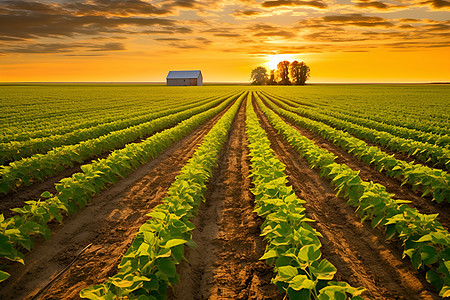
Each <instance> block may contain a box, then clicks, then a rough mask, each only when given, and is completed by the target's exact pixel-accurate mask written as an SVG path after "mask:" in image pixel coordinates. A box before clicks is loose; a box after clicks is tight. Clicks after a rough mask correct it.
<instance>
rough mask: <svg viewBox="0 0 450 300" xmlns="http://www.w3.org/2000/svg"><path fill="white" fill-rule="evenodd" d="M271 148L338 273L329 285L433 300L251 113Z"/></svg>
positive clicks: (377, 236)
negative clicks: (340, 282) (341, 282)
mask: <svg viewBox="0 0 450 300" xmlns="http://www.w3.org/2000/svg"><path fill="white" fill-rule="evenodd" d="M257 112H258V115H259V117H260V119H261V121H262V125H263V127H264V129H265V130H266V131H267V132H268V135H269V138H270V141H271V143H272V148H273V149H274V150H275V152H276V154H277V156H278V158H279V159H280V160H281V161H282V162H283V163H284V164H285V165H286V173H287V175H288V179H289V182H290V183H291V184H292V186H293V188H294V190H295V191H296V193H297V196H299V197H300V198H301V199H304V200H305V201H306V203H305V208H306V211H307V215H308V217H309V218H311V219H314V220H316V221H317V222H316V223H313V224H312V225H313V227H315V228H316V229H317V230H318V231H319V232H320V233H322V235H323V238H322V239H321V242H322V244H323V247H322V253H323V256H324V257H325V258H326V259H328V260H329V261H330V262H331V263H332V264H334V265H335V266H336V268H337V270H338V272H337V274H336V276H335V280H344V281H347V282H348V283H350V284H351V285H352V286H355V287H358V286H362V287H365V288H366V289H367V292H366V293H365V297H366V298H370V299H439V296H438V295H437V293H436V291H435V290H434V288H433V287H432V286H431V285H430V284H428V283H427V282H426V280H425V276H424V274H423V273H421V272H419V271H416V270H414V269H413V267H412V265H411V263H410V262H409V261H408V260H407V259H404V260H402V258H401V256H402V251H401V250H400V248H399V247H400V246H399V245H397V244H395V243H393V244H391V243H388V242H385V241H384V234H383V233H381V232H380V231H378V230H373V229H372V228H371V226H370V224H369V223H368V222H365V223H363V224H361V222H360V220H359V218H358V217H357V216H356V215H355V213H354V211H353V209H352V208H351V207H350V206H349V205H347V204H346V201H345V200H344V199H341V198H337V197H336V195H335V193H334V190H333V188H332V187H331V185H330V183H329V182H328V181H327V180H326V179H323V178H320V176H319V174H318V172H317V171H316V170H311V169H310V168H309V164H308V162H307V161H306V159H304V158H301V157H300V156H299V154H298V153H297V152H296V151H295V150H294V149H293V148H292V147H291V146H290V145H289V144H288V143H287V142H286V141H285V140H284V139H282V137H281V136H279V135H278V134H277V132H276V131H275V130H274V129H273V128H272V127H271V126H270V124H269V123H268V121H267V119H266V118H265V117H264V116H263V114H262V113H261V112H260V111H259V109H257Z"/></svg>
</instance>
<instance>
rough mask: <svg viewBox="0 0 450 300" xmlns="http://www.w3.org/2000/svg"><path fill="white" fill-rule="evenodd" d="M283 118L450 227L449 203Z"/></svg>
mask: <svg viewBox="0 0 450 300" xmlns="http://www.w3.org/2000/svg"><path fill="white" fill-rule="evenodd" d="M282 119H283V120H284V121H285V122H287V123H288V124H290V125H291V126H292V127H294V128H295V129H296V130H297V131H298V132H300V133H301V134H302V135H303V136H304V137H307V138H308V139H310V140H312V141H313V142H314V143H315V144H316V145H317V146H319V147H322V148H324V149H326V150H328V151H329V152H331V153H333V154H335V155H336V156H338V158H337V159H336V162H337V163H340V164H342V163H344V164H346V165H347V166H349V167H350V168H351V169H352V170H355V171H360V173H359V176H360V177H361V179H362V180H364V181H373V182H376V183H379V184H381V185H384V186H385V187H386V190H387V191H388V192H389V193H392V194H394V195H395V196H394V199H403V200H409V201H411V203H410V204H408V205H410V206H412V207H415V208H417V209H418V210H419V211H420V212H421V213H424V214H437V213H438V214H439V216H438V218H437V219H438V221H440V222H441V223H442V225H443V226H444V227H445V228H446V229H447V230H448V229H449V228H450V210H449V209H448V207H449V205H448V203H437V202H436V201H432V200H431V199H432V198H431V197H430V196H427V197H425V198H422V197H421V194H422V193H421V192H420V190H417V191H413V190H412V188H411V186H409V185H407V184H406V185H403V186H402V185H401V184H402V182H401V181H400V180H398V179H395V178H391V177H387V176H386V175H385V174H382V173H380V172H378V171H377V170H376V168H375V167H374V166H373V165H370V166H368V165H367V164H366V163H364V162H362V161H360V160H359V159H358V158H356V157H355V156H353V155H352V154H350V153H348V152H347V151H346V150H345V149H343V148H340V147H338V146H336V145H335V144H333V143H332V142H330V141H328V140H326V139H324V138H323V137H321V136H320V135H319V134H317V133H315V132H313V131H311V130H308V129H306V128H303V127H301V126H299V125H297V124H294V123H293V122H291V121H289V120H287V119H285V118H283V117H282ZM382 150H383V149H382ZM398 159H399V158H398Z"/></svg>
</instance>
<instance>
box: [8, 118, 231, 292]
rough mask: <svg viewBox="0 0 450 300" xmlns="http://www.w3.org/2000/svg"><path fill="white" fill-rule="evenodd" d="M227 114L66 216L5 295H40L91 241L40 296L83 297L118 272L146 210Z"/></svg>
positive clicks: (15, 274) (29, 257)
mask: <svg viewBox="0 0 450 300" xmlns="http://www.w3.org/2000/svg"><path fill="white" fill-rule="evenodd" d="M222 114H223V113H221V114H219V115H218V116H216V117H215V118H213V119H211V120H210V121H208V122H207V123H206V124H204V125H203V126H200V127H199V128H197V129H196V130H195V131H194V132H193V133H192V134H190V135H189V136H187V137H185V138H184V139H182V140H181V141H179V142H177V143H175V144H173V145H172V146H171V147H169V148H168V149H167V150H166V151H164V152H163V153H162V154H161V155H159V156H158V157H157V158H155V159H153V160H151V161H150V162H149V163H147V164H145V165H143V166H141V167H140V168H139V169H138V170H136V171H134V172H133V173H132V174H130V175H129V176H127V177H126V178H125V179H122V180H120V181H119V182H118V183H117V184H115V185H112V186H110V188H108V189H107V190H106V191H104V192H102V193H101V194H100V195H98V196H96V197H94V199H93V200H92V204H91V205H89V206H87V207H86V208H85V209H83V210H81V211H80V212H78V213H77V214H75V215H73V216H71V217H68V218H66V219H65V220H64V224H63V225H61V226H58V228H56V229H55V232H54V234H53V235H52V238H51V239H50V240H49V241H47V242H44V241H40V242H38V245H36V246H35V247H34V248H33V250H32V252H31V253H29V254H27V255H26V259H25V262H26V265H25V266H20V265H18V264H16V265H14V267H15V268H14V269H13V270H10V271H11V278H10V279H8V280H7V281H6V282H4V283H3V284H2V285H0V298H1V299H25V298H29V297H32V296H33V295H36V293H38V292H39V290H40V289H42V288H43V287H44V286H45V285H46V284H47V282H49V281H50V280H51V279H52V278H53V277H54V276H55V275H56V274H57V273H58V272H60V271H61V270H62V269H63V268H64V267H65V266H67V265H68V264H69V263H70V262H71V260H72V259H73V258H74V257H75V256H76V254H77V253H78V251H79V250H80V249H82V248H84V247H85V246H86V245H88V244H90V243H92V246H90V247H89V248H88V249H87V250H86V251H85V252H84V253H83V254H82V255H80V257H79V259H78V260H77V261H76V262H75V263H74V264H73V265H72V266H71V267H70V268H69V269H68V270H67V271H66V272H65V273H64V274H63V275H62V276H60V277H59V278H58V279H57V280H56V281H54V282H53V283H52V285H51V286H50V287H49V288H48V289H47V290H46V291H44V292H43V293H42V294H41V295H40V296H39V297H38V299H78V298H79V296H78V294H79V292H80V290H81V289H83V288H85V287H87V286H90V285H93V284H98V283H101V282H103V281H104V280H106V279H107V278H108V277H109V276H112V275H114V274H115V273H116V272H117V266H118V264H119V262H120V259H121V256H122V255H123V253H125V251H126V250H127V249H128V247H129V246H130V244H131V241H132V239H133V237H134V236H135V234H136V232H137V230H138V229H139V227H140V226H141V225H142V224H143V223H144V222H145V220H146V219H147V217H146V216H145V215H146V214H147V213H149V212H150V211H151V209H152V208H153V207H154V206H156V205H157V204H159V203H160V201H161V200H162V199H163V198H164V197H165V196H166V192H167V189H168V188H169V186H170V185H171V184H172V182H173V181H174V180H175V176H176V175H178V174H179V172H180V170H181V168H182V166H183V165H185V164H186V162H187V161H188V159H189V158H191V157H192V154H193V153H194V151H195V149H196V148H197V145H198V144H199V143H200V142H201V140H202V139H203V137H204V135H205V134H206V133H207V132H208V131H209V130H210V129H211V127H212V126H213V125H214V123H215V122H216V121H217V120H218V119H219V118H220V117H221V116H222Z"/></svg>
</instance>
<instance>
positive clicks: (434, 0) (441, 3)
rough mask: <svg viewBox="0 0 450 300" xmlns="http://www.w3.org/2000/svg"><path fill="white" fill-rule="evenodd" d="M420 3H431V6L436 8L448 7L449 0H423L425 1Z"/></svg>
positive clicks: (449, 5) (449, 4)
mask: <svg viewBox="0 0 450 300" xmlns="http://www.w3.org/2000/svg"><path fill="white" fill-rule="evenodd" d="M422 4H428V5H431V7H433V8H436V9H440V8H447V7H450V2H449V1H445V0H431V1H425V2H422Z"/></svg>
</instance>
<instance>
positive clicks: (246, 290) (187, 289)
mask: <svg viewBox="0 0 450 300" xmlns="http://www.w3.org/2000/svg"><path fill="white" fill-rule="evenodd" d="M248 175H249V161H248V149H247V140H246V138H245V102H244V103H243V105H242V106H241V109H240V111H239V113H238V115H237V117H236V119H235V121H234V123H233V125H232V127H231V130H230V134H229V138H228V141H227V143H226V144H225V146H224V149H223V151H222V152H221V155H220V158H219V163H218V166H217V168H215V170H214V172H213V176H212V179H211V181H210V182H209V183H208V190H207V195H206V202H205V203H204V204H202V206H201V207H200V209H199V212H198V216H197V218H196V219H195V220H194V224H195V226H196V228H195V230H194V232H193V239H194V241H195V242H196V243H197V244H198V245H199V247H198V248H197V249H195V250H191V249H188V250H187V251H186V254H185V256H186V257H187V259H188V262H183V263H181V264H180V265H179V266H178V272H179V273H180V275H181V281H180V282H179V283H178V284H177V285H176V286H175V287H174V290H173V292H172V291H170V292H169V295H168V298H169V299H282V297H281V295H280V294H278V292H277V289H276V287H275V286H274V285H272V284H271V283H270V279H271V278H272V277H273V276H274V274H273V272H272V267H270V266H269V265H267V264H266V263H264V262H262V261H260V260H259V258H260V257H261V256H262V255H263V254H264V251H265V242H264V241H263V240H262V238H261V237H260V236H259V235H260V229H259V227H260V225H261V224H262V220H261V219H260V218H258V217H257V215H256V214H255V213H253V205H254V202H253V198H252V195H251V193H250V191H249V187H250V179H249V178H247V177H248Z"/></svg>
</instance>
